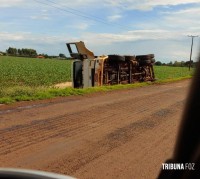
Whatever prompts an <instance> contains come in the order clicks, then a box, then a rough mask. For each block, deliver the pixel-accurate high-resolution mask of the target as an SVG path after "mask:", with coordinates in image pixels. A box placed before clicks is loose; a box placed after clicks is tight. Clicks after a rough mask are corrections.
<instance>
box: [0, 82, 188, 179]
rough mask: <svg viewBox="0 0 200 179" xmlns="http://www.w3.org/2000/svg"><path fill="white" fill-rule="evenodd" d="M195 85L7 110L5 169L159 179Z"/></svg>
mask: <svg viewBox="0 0 200 179" xmlns="http://www.w3.org/2000/svg"><path fill="white" fill-rule="evenodd" d="M189 85H190V80H184V81H181V82H177V83H171V84H165V85H153V86H148V87H142V88H137V89H130V90H121V91H114V92H106V93H99V94H92V95H87V96H74V97H66V98H57V99H54V100H46V101H45V100H44V101H37V102H22V103H18V104H15V105H11V106H0V167H19V168H29V169H39V170H45V171H51V172H57V173H62V174H66V175H71V176H74V177H77V178H80V179H92V178H94V179H102V178H103V179H110V178H111V179H112V178H120V179H122V178H123V179H135V178H136V179H143V178H144V179H153V178H155V177H156V176H157V174H158V172H159V170H160V168H161V166H162V163H163V162H164V161H165V160H166V159H168V158H170V157H171V155H172V148H173V146H174V143H175V139H176V135H177V130H178V127H179V123H180V119H181V114H182V111H183V107H184V104H185V100H186V97H187V93H188V87H189Z"/></svg>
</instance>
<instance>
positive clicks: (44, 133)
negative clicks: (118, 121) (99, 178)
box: [0, 93, 166, 155]
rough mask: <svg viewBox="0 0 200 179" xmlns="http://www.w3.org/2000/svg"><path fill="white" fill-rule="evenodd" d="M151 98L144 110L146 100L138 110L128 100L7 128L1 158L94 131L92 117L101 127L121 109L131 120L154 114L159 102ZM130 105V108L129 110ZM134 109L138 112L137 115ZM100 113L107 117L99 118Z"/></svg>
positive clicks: (2, 134)
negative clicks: (48, 140)
mask: <svg viewBox="0 0 200 179" xmlns="http://www.w3.org/2000/svg"><path fill="white" fill-rule="evenodd" d="M159 95H160V97H161V98H162V97H164V96H166V94H162V93H161V94H159ZM148 98H149V100H148V101H147V103H146V106H145V107H144V104H143V98H142V99H141V98H138V99H137V106H134V104H135V101H134V100H132V101H131V100H130V99H128V100H125V101H120V102H117V103H114V104H113V103H111V104H107V105H106V106H98V107H92V108H91V109H90V110H87V111H80V112H78V113H76V114H68V115H63V116H57V117H53V118H48V119H43V120H34V121H31V122H30V123H29V124H24V125H16V126H11V127H9V128H5V129H3V130H0V140H1V141H2V142H1V145H0V148H1V151H0V155H5V154H8V153H10V152H12V151H15V150H18V149H20V148H24V147H28V146H29V145H33V144H36V143H38V142H43V141H45V140H47V139H49V138H55V137H71V136H73V135H75V133H76V131H80V130H83V129H84V130H85V131H89V130H91V129H92V130H94V126H88V124H87V120H88V118H89V117H90V118H91V117H92V118H93V121H92V122H93V123H98V122H99V121H101V123H102V125H105V123H106V121H107V120H108V119H110V118H111V117H112V116H113V115H114V114H113V113H112V112H115V110H116V109H118V113H120V111H121V112H122V113H123V112H124V111H126V112H127V113H128V112H131V113H132V114H131V116H132V115H135V114H140V113H141V112H142V113H143V115H145V113H148V111H149V110H153V108H155V107H156V102H153V101H154V97H153V96H148ZM127 104H128V105H129V106H127ZM105 108H107V109H109V111H105ZM133 108H135V109H136V110H135V111H134V112H133ZM91 111H93V113H94V114H93V115H92V116H91ZM100 113H101V114H104V115H103V116H101V115H98V114H100ZM79 118H82V119H83V120H82V121H81V124H79V126H77V123H78V122H79ZM85 119H87V120H85ZM96 119H98V120H96ZM113 120H115V119H113ZM110 122H111V121H109V123H110ZM90 123H91V121H90ZM67 124H70V125H67ZM98 127H100V126H98ZM55 131H56V133H55ZM73 131H75V132H73ZM13 136H15V137H13ZM24 141H26V143H24ZM8 144H9V145H8ZM5 146H8V148H6V149H4V147H5Z"/></svg>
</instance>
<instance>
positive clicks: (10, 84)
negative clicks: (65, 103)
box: [0, 56, 194, 104]
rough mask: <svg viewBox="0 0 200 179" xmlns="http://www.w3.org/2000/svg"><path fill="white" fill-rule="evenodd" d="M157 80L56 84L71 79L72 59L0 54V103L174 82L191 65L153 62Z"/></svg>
mask: <svg viewBox="0 0 200 179" xmlns="http://www.w3.org/2000/svg"><path fill="white" fill-rule="evenodd" d="M154 71H155V76H156V79H157V80H156V81H155V82H143V83H135V84H128V85H114V86H103V87H93V88H87V89H73V88H64V89H60V88H55V87H53V86H54V85H55V84H57V83H62V82H69V81H71V61H70V60H55V59H36V58H24V57H23V58H22V57H10V56H1V57H0V104H3V103H5V104H8V103H13V102H16V101H30V100H38V99H48V98H54V97H58V96H70V95H83V94H88V93H93V92H100V91H101V92H104V91H110V90H116V89H125V88H126V89H127V88H135V87H141V86H147V85H152V84H160V83H166V82H173V81H177V80H182V79H188V78H191V77H192V76H193V73H194V68H191V70H190V71H189V70H188V68H187V67H174V66H156V65H155V66H154Z"/></svg>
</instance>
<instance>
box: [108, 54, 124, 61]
mask: <svg viewBox="0 0 200 179" xmlns="http://www.w3.org/2000/svg"><path fill="white" fill-rule="evenodd" d="M108 60H109V61H110V62H114V61H115V62H116V61H117V62H124V61H125V57H124V56H121V55H108Z"/></svg>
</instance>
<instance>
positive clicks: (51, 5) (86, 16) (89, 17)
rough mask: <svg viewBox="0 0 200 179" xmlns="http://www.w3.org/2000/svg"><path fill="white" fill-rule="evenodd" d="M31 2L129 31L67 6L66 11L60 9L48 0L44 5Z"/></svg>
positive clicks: (124, 27) (127, 28) (36, 0)
mask: <svg viewBox="0 0 200 179" xmlns="http://www.w3.org/2000/svg"><path fill="white" fill-rule="evenodd" d="M33 1H35V2H37V3H40V4H44V5H47V6H50V7H53V8H56V9H58V10H60V11H63V12H67V13H71V14H73V15H76V16H80V17H83V18H86V19H90V20H93V21H97V22H100V23H103V24H106V25H109V26H113V25H115V26H118V27H120V28H123V29H126V30H130V29H129V27H127V26H124V25H121V24H118V23H108V22H106V21H105V20H104V19H102V18H99V17H96V16H92V15H89V14H86V13H83V12H81V11H78V10H76V9H73V8H69V7H67V6H64V7H65V8H68V9H65V8H62V7H60V6H58V5H57V4H58V3H55V2H53V1H50V0H46V1H47V2H50V3H45V2H41V1H38V0H33ZM53 4H55V5H56V6H55V5H53Z"/></svg>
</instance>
